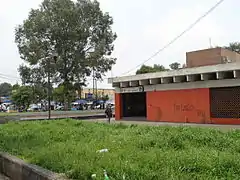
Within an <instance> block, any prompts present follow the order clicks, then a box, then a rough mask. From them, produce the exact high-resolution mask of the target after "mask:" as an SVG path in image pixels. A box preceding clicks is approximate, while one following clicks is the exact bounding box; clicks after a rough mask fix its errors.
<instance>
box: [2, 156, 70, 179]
mask: <svg viewBox="0 0 240 180" xmlns="http://www.w3.org/2000/svg"><path fill="white" fill-rule="evenodd" d="M1 173H2V174H4V175H5V176H7V177H9V178H10V179H11V180H67V178H65V177H64V176H63V175H59V174H56V173H54V172H52V171H49V170H46V169H44V168H41V167H39V166H36V165H32V164H28V163H26V162H24V161H23V160H21V159H19V158H17V157H14V156H11V155H9V154H7V153H1V152H0V174H1Z"/></svg>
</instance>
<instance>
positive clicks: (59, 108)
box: [55, 106, 64, 111]
mask: <svg viewBox="0 0 240 180" xmlns="http://www.w3.org/2000/svg"><path fill="white" fill-rule="evenodd" d="M55 110H56V111H63V110H64V106H57V107H56V108H55Z"/></svg>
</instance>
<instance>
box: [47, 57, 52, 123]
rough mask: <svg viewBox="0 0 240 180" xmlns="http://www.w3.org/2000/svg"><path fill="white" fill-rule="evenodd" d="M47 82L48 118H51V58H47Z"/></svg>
mask: <svg viewBox="0 0 240 180" xmlns="http://www.w3.org/2000/svg"><path fill="white" fill-rule="evenodd" d="M47 66H48V67H47V68H48V72H47V82H48V120H50V119H51V81H50V59H48V60H47Z"/></svg>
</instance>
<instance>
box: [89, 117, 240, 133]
mask: <svg viewBox="0 0 240 180" xmlns="http://www.w3.org/2000/svg"><path fill="white" fill-rule="evenodd" d="M90 121H91V122H102V123H107V120H106V119H95V120H90ZM111 123H113V124H114V123H116V124H120V123H122V124H126V125H131V124H136V125H145V126H171V127H178V126H185V127H199V128H217V129H221V130H232V129H238V130H239V129H240V125H221V124H193V123H170V122H151V121H142V120H140V121H132V120H120V121H115V120H114V119H112V121H111Z"/></svg>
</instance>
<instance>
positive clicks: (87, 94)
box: [80, 88, 115, 100]
mask: <svg viewBox="0 0 240 180" xmlns="http://www.w3.org/2000/svg"><path fill="white" fill-rule="evenodd" d="M96 91H97V93H96ZM96 94H97V96H98V97H99V98H100V97H104V96H106V95H107V96H108V97H109V99H111V100H112V99H114V94H115V90H114V89H102V88H99V89H97V90H96V89H94V92H93V88H84V89H83V90H82V93H81V97H80V98H86V99H91V98H95V96H96Z"/></svg>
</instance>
